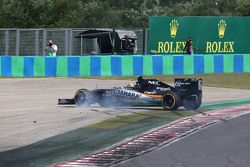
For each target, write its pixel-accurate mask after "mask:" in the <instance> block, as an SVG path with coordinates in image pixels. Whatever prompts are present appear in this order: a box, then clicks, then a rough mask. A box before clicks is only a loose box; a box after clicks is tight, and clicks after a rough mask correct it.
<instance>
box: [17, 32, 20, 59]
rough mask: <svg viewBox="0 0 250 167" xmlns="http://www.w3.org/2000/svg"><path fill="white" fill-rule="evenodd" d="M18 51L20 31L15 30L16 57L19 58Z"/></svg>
mask: <svg viewBox="0 0 250 167" xmlns="http://www.w3.org/2000/svg"><path fill="white" fill-rule="evenodd" d="M19 49H20V30H19V29H17V30H16V56H19Z"/></svg>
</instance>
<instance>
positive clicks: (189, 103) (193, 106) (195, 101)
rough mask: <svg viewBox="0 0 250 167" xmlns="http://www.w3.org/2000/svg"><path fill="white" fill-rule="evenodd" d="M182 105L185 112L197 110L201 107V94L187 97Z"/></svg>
mask: <svg viewBox="0 0 250 167" xmlns="http://www.w3.org/2000/svg"><path fill="white" fill-rule="evenodd" d="M182 103H183V106H184V108H185V109H187V110H197V109H198V108H199V107H200V106H201V94H192V95H189V96H188V97H186V98H185V99H184V100H183V102H182Z"/></svg>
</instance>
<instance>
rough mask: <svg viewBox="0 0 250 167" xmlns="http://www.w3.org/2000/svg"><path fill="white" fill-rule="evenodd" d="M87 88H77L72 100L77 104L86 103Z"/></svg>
mask: <svg viewBox="0 0 250 167" xmlns="http://www.w3.org/2000/svg"><path fill="white" fill-rule="evenodd" d="M88 94H89V90H87V89H79V90H77V92H76V93H75V96H74V100H75V104H76V105H77V106H81V105H83V104H86V102H87V98H88Z"/></svg>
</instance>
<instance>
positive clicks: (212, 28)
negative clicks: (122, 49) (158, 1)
mask: <svg viewBox="0 0 250 167" xmlns="http://www.w3.org/2000/svg"><path fill="white" fill-rule="evenodd" d="M149 26H150V30H149V46H148V52H149V53H158V54H183V53H184V52H183V49H184V46H185V41H186V40H187V39H188V38H189V37H191V38H192V41H193V48H194V53H196V54H243V53H250V31H249V30H250V17H227V16H219V17H217V16H190V17H189V16H152V17H150V19H149Z"/></svg>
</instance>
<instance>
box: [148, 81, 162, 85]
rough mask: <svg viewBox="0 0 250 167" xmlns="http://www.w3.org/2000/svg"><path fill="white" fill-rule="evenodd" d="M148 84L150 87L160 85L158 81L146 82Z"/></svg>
mask: <svg viewBox="0 0 250 167" xmlns="http://www.w3.org/2000/svg"><path fill="white" fill-rule="evenodd" d="M148 83H149V84H151V85H160V84H159V81H148Z"/></svg>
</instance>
